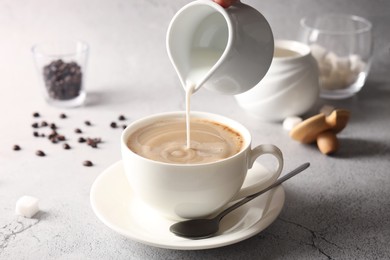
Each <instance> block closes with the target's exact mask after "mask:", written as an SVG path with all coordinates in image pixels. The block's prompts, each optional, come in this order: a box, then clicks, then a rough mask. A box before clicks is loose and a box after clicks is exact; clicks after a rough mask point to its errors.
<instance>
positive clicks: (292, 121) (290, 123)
mask: <svg viewBox="0 0 390 260" xmlns="http://www.w3.org/2000/svg"><path fill="white" fill-rule="evenodd" d="M300 122H302V118H300V117H297V116H289V117H286V118H285V119H284V120H283V129H285V130H287V131H290V130H291V129H293V128H294V127H295V126H296V125H297V124H299V123H300Z"/></svg>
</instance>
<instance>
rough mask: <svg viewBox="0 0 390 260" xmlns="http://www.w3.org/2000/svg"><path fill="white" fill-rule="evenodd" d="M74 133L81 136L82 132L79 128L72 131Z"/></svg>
mask: <svg viewBox="0 0 390 260" xmlns="http://www.w3.org/2000/svg"><path fill="white" fill-rule="evenodd" d="M74 132H75V133H77V134H81V133H82V132H83V131H81V129H80V128H76V129H75V130H74Z"/></svg>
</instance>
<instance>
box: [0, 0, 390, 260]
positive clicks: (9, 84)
mask: <svg viewBox="0 0 390 260" xmlns="http://www.w3.org/2000/svg"><path fill="white" fill-rule="evenodd" d="M187 2H189V1H174V2H173V1H167V0H164V1H157V0H153V1H152V0H150V1H142V0H137V1H119V0H115V1H92V0H90V1H76V0H71V1H48V0H47V1H44V0H39V1H21V0H2V1H0V34H1V36H2V37H1V39H0V78H1V84H0V90H1V94H0V134H1V138H0V259H216V258H220V259H227V258H229V259H259V258H263V259H385V258H389V257H390V248H389V241H390V200H389V197H390V189H389V187H390V170H389V169H390V162H389V161H390V160H389V159H390V134H389V129H390V118H389V112H390V100H389V97H390V77H389V72H390V55H389V47H390V32H389V30H388V24H390V3H389V2H388V1H385V0H376V1H370V0H366V1H364V0H359V1H353V0H346V1H310V0H294V1H288V0H280V1H274V0H263V1H255V0H252V1H248V3H250V4H252V5H253V6H255V7H257V8H258V9H259V10H261V11H262V12H263V13H264V15H265V16H266V17H267V19H269V21H270V23H271V27H272V28H273V30H274V33H275V36H276V38H288V39H294V38H295V37H296V29H297V28H298V20H299V18H300V17H301V16H303V15H306V14H309V13H321V12H348V13H352V14H358V15H362V16H365V17H366V18H368V19H370V20H372V21H373V22H374V36H375V49H374V53H375V59H374V63H373V68H372V73H371V74H370V77H369V81H368V83H367V84H366V86H365V87H364V89H363V90H362V91H361V92H360V93H359V94H358V95H356V96H355V97H353V98H350V99H346V100H343V101H326V100H320V101H319V102H318V104H317V105H316V107H315V108H313V111H312V113H314V112H316V111H318V109H319V108H320V107H321V106H322V105H323V104H332V105H335V106H337V107H340V108H347V109H349V110H351V112H352V117H351V121H350V123H349V125H348V126H347V128H346V129H345V130H344V131H343V132H341V133H340V134H339V137H340V142H341V148H340V150H339V152H338V153H337V155H335V156H329V157H327V156H324V155H321V154H320V153H319V152H318V151H317V149H316V148H315V147H314V146H310V145H309V146H304V145H300V144H298V143H296V142H295V141H292V140H291V139H290V138H289V137H288V135H287V133H286V132H285V131H284V130H283V129H282V127H281V124H279V123H263V122H258V121H254V120H252V119H251V118H250V117H249V116H248V115H246V114H245V113H244V112H243V111H242V110H241V109H240V108H239V107H238V106H237V104H236V103H235V102H234V100H233V98H232V97H229V96H220V95H217V94H212V93H209V92H207V91H206V90H201V91H200V92H199V93H197V94H196V95H195V96H194V99H193V109H194V110H203V111H208V112H214V113H218V114H222V115H226V116H229V117H231V118H233V119H236V120H238V121H240V122H241V123H243V124H244V125H246V126H247V127H248V128H249V129H250V131H251V132H252V133H253V135H254V143H255V144H259V143H268V142H269V143H274V144H276V145H278V146H279V147H281V149H282V150H283V153H284V156H285V168H286V170H287V169H291V168H293V167H295V166H296V165H298V164H300V163H302V162H304V161H309V162H311V164H312V165H311V167H310V169H309V170H307V172H305V173H304V174H302V175H300V176H298V177H296V178H294V179H292V180H290V181H289V182H288V183H286V184H285V185H284V186H285V190H286V202H285V207H284V209H283V211H282V213H281V215H280V217H279V218H278V219H277V220H276V221H275V222H274V223H273V224H272V225H271V226H270V227H269V228H267V229H266V230H265V231H264V232H262V233H260V234H259V235H256V236H254V237H252V238H250V239H248V240H246V241H243V242H240V243H238V244H235V245H231V246H227V247H224V248H219V249H211V250H203V251H202V250H200V251H175V250H167V249H159V248H154V247H150V246H146V245H143V244H140V243H137V242H133V241H131V240H129V239H127V238H125V237H123V236H121V235H119V234H116V233H115V232H113V231H111V230H110V229H109V228H107V227H106V226H105V225H103V224H102V223H101V222H100V221H99V220H98V219H97V218H96V216H95V215H94V213H93V212H92V209H91V206H90V203H89V190H90V187H91V185H92V183H93V181H94V180H95V179H96V177H97V176H98V175H99V174H100V173H101V172H102V171H103V170H104V169H106V168H107V167H108V166H110V165H111V164H112V163H114V162H116V161H118V160H119V159H120V151H119V136H120V129H111V128H110V127H109V124H110V123H111V122H112V121H118V120H117V117H118V116H119V114H125V115H126V116H127V117H128V120H127V121H126V122H127V123H128V122H131V121H132V120H134V119H137V118H139V117H142V116H145V115H149V114H152V113H156V112H161V111H171V110H182V109H183V108H184V93H183V90H182V89H181V87H180V86H179V81H178V79H177V77H176V75H175V73H174V71H173V68H172V66H171V65H170V62H169V60H168V56H167V55H166V51H165V32H166V28H167V26H168V23H169V21H170V19H171V18H172V16H173V14H174V13H175V12H176V11H177V10H178V9H179V8H180V7H181V6H183V5H184V4H185V3H187ZM57 38H80V39H83V40H85V41H87V42H88V43H89V44H90V46H91V55H90V59H89V67H88V75H87V89H88V94H89V96H88V102H87V105H86V106H85V107H82V108H78V109H71V110H62V109H57V108H53V107H49V106H47V105H46V104H45V103H44V101H43V100H42V97H41V93H40V92H39V85H38V79H37V75H36V71H35V68H34V66H33V62H32V57H31V54H30V46H31V45H32V44H33V43H36V42H40V41H45V40H50V39H57ZM34 111H38V112H40V113H41V114H42V118H41V119H40V120H46V121H49V122H55V123H57V124H58V126H59V127H60V129H59V131H60V132H61V133H63V134H65V135H66V136H67V138H68V139H69V140H68V142H69V144H70V145H71V146H72V147H73V149H72V150H70V151H65V150H63V149H62V147H61V145H58V144H57V145H53V144H51V143H50V142H49V141H48V140H47V139H44V138H34V137H33V136H32V132H33V129H32V128H31V126H30V125H31V124H32V123H33V122H35V121H40V120H35V119H34V118H33V117H32V113H33V112H34ZM61 112H65V113H66V114H67V115H68V117H69V118H68V119H59V114H60V113H61ZM84 120H90V121H92V123H93V126H92V127H86V126H84V125H83V122H84ZM76 127H80V128H82V129H83V130H84V132H85V133H84V136H90V137H101V138H103V140H104V142H103V143H102V144H101V145H100V148H99V149H92V148H91V147H88V146H86V145H85V144H79V143H77V141H76V140H77V137H78V136H77V134H75V133H74V132H73V130H74V128H76ZM14 144H20V145H21V146H22V150H21V151H18V152H15V151H12V146H13V145H14ZM37 149H42V150H44V151H45V152H46V153H47V156H46V157H43V158H40V157H37V156H36V155H35V154H34V153H35V150H37ZM86 159H90V160H92V161H93V162H94V163H95V166H93V167H90V168H87V167H84V166H82V161H84V160H86ZM23 195H32V196H35V197H37V198H39V199H40V206H41V212H40V213H39V214H38V215H36V216H35V217H34V218H33V219H24V218H22V217H17V216H16V215H15V214H14V208H15V203H16V200H17V199H18V198H19V197H21V196H23Z"/></svg>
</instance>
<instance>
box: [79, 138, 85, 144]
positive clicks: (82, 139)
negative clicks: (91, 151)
mask: <svg viewBox="0 0 390 260" xmlns="http://www.w3.org/2000/svg"><path fill="white" fill-rule="evenodd" d="M85 141H86V140H85V139H84V138H83V137H79V139H78V142H79V143H85Z"/></svg>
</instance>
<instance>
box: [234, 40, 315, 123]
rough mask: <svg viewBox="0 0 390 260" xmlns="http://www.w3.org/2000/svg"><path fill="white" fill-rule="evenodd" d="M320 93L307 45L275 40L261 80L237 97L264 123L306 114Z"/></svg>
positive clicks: (312, 59) (313, 63)
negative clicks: (267, 67)
mask: <svg viewBox="0 0 390 260" xmlns="http://www.w3.org/2000/svg"><path fill="white" fill-rule="evenodd" d="M318 94H319V78H318V66H317V63H316V61H315V59H314V58H313V56H312V55H311V51H310V48H309V46H307V45H306V44H303V43H300V42H296V41H287V40H278V41H275V56H274V58H273V61H272V64H271V67H270V69H269V71H268V73H267V75H266V76H265V77H264V79H263V80H262V81H261V82H260V83H259V84H258V85H257V86H256V87H254V88H252V89H251V90H249V91H247V92H245V93H242V94H240V95H236V96H235V98H236V100H237V102H238V104H239V105H240V106H241V107H242V108H243V109H245V110H246V111H247V112H248V113H249V114H252V115H254V116H255V117H256V118H258V119H260V120H263V121H280V120H283V119H284V118H286V117H288V116H299V115H302V114H304V113H305V112H307V111H308V110H309V109H310V108H311V107H312V106H313V105H314V104H315V102H316V101H317V99H318Z"/></svg>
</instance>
